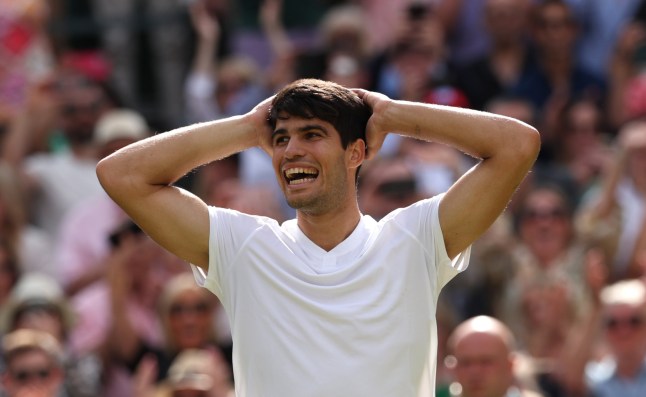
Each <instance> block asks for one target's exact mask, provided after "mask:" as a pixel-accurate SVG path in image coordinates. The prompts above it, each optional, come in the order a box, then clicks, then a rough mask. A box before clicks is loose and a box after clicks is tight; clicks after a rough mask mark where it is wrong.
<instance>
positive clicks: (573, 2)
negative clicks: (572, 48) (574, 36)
mask: <svg viewBox="0 0 646 397" xmlns="http://www.w3.org/2000/svg"><path fill="white" fill-rule="evenodd" d="M566 2H567V3H568V4H569V5H570V7H571V8H572V11H573V13H574V15H575V16H576V18H577V20H578V24H579V26H580V29H581V34H580V37H579V43H578V46H577V58H578V59H579V60H580V61H581V64H582V65H583V66H584V67H585V68H586V69H588V70H590V71H591V72H592V73H595V74H596V75H598V76H604V77H607V74H608V66H609V63H610V60H611V58H612V57H613V52H614V51H616V50H617V41H618V39H619V36H620V35H621V31H622V30H623V29H624V28H625V27H626V25H628V24H629V23H630V22H631V21H632V19H633V17H634V16H635V15H636V14H637V10H638V8H639V5H640V4H641V3H643V0H624V1H621V2H617V1H614V0H596V1H584V0H566Z"/></svg>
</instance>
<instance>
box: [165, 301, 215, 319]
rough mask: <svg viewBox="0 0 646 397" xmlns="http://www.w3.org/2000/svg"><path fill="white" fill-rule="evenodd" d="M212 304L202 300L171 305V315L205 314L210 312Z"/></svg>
mask: <svg viewBox="0 0 646 397" xmlns="http://www.w3.org/2000/svg"><path fill="white" fill-rule="evenodd" d="M210 310H211V306H210V305H209V304H208V303H206V302H200V303H196V304H193V305H183V304H174V305H171V307H170V315H171V316H181V315H186V314H200V315H204V314H207V313H209V311H210Z"/></svg>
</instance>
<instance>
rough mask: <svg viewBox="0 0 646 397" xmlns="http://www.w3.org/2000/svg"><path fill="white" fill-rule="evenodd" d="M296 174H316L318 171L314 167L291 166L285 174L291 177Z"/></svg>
mask: <svg viewBox="0 0 646 397" xmlns="http://www.w3.org/2000/svg"><path fill="white" fill-rule="evenodd" d="M294 174H309V175H316V174H317V172H316V170H314V169H311V168H289V169H286V170H285V175H286V176H288V177H290V176H292V175H294Z"/></svg>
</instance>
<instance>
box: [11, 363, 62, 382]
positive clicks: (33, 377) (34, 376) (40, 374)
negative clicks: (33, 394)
mask: <svg viewBox="0 0 646 397" xmlns="http://www.w3.org/2000/svg"><path fill="white" fill-rule="evenodd" d="M52 372H53V370H52V368H51V367H42V368H30V369H17V370H13V371H10V374H11V377H12V378H13V379H14V380H15V381H16V382H18V383H20V384H23V385H24V384H27V383H31V382H33V381H44V380H47V379H49V377H50V376H51V375H52Z"/></svg>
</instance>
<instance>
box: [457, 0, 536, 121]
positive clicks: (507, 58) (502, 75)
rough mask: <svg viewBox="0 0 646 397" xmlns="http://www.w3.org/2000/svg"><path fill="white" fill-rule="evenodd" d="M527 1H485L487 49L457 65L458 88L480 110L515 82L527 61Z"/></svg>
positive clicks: (528, 6) (473, 106) (528, 5)
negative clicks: (489, 41) (461, 66)
mask: <svg viewBox="0 0 646 397" xmlns="http://www.w3.org/2000/svg"><path fill="white" fill-rule="evenodd" d="M529 11H530V4H529V1H528V0H520V1H519V0H487V1H486V2H485V5H484V20H485V26H486V28H487V32H488V35H489V37H490V40H491V49H490V50H489V51H487V52H486V53H485V54H484V55H483V56H481V57H479V58H477V59H475V60H473V61H472V62H469V63H468V64H466V65H465V66H464V67H463V68H460V70H459V73H458V76H457V84H458V87H459V88H460V89H461V90H462V91H463V92H464V93H465V95H466V96H467V98H468V100H469V104H470V105H471V107H472V108H474V109H478V110H483V109H484V108H485V105H486V104H487V103H488V102H489V101H490V100H491V99H493V98H495V97H498V96H500V95H502V94H504V93H506V92H507V91H509V90H510V89H511V88H512V87H513V86H515V85H516V83H517V82H518V80H519V78H520V76H521V74H522V72H523V69H524V68H525V67H526V65H527V63H528V62H529V60H528V58H529V54H528V42H527V40H528V34H529V31H528V29H527V26H528V25H527V23H528V20H529Z"/></svg>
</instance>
